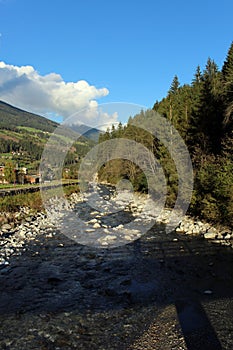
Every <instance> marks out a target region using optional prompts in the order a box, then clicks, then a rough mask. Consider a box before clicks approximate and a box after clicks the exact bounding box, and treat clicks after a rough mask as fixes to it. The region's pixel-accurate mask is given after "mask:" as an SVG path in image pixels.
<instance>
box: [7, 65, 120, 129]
mask: <svg viewBox="0 0 233 350" xmlns="http://www.w3.org/2000/svg"><path fill="white" fill-rule="evenodd" d="M108 93H109V91H108V89H106V88H96V87H95V86H93V85H89V84H88V83H87V82H86V81H85V80H80V81H77V82H65V81H64V80H63V79H62V77H61V75H59V74H56V73H50V74H47V75H44V76H43V75H40V74H39V73H38V72H37V71H36V70H35V69H34V68H33V67H32V66H14V65H9V64H6V63H4V62H0V99H1V100H3V101H6V102H8V103H10V104H13V105H14V106H17V107H20V108H22V109H26V110H28V111H31V112H34V113H38V114H41V115H44V116H47V117H50V116H51V114H54V115H58V116H63V117H64V118H68V117H69V116H70V115H73V114H74V113H77V112H78V111H80V110H83V111H84V112H83V113H82V114H80V113H78V114H76V116H77V118H78V119H76V121H77V122H81V123H86V124H88V125H90V126H94V125H98V123H99V124H104V123H109V122H116V118H117V115H116V114H114V113H113V114H112V115H109V114H107V113H100V112H99V111H98V112H97V110H98V108H97V106H98V103H97V101H96V99H98V98H101V97H104V96H106V95H108ZM73 120H74V119H73Z"/></svg>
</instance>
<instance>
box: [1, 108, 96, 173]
mask: <svg viewBox="0 0 233 350" xmlns="http://www.w3.org/2000/svg"><path fill="white" fill-rule="evenodd" d="M59 125H60V124H58V123H56V122H54V121H51V120H49V119H47V118H44V117H41V116H39V115H36V114H33V113H29V112H26V111H24V110H22V109H19V108H16V107H14V106H11V105H9V104H8V103H5V102H3V101H0V165H1V164H5V163H6V162H7V161H8V160H10V161H14V162H15V163H19V164H21V166H22V165H24V166H26V167H32V168H33V169H36V168H38V165H39V162H40V159H41V155H42V152H43V149H44V147H45V145H46V144H47V142H48V140H49V138H50V136H51V135H52V134H53V132H54V131H55V129H57V127H58V126H59ZM83 127H84V126H83ZM89 129H90V128H88V127H86V129H85V130H84V128H82V129H79V130H77V131H76V130H75V128H71V127H70V126H68V125H64V126H63V125H62V127H61V128H58V129H57V130H56V135H55V138H54V140H55V139H56V140H57V141H56V142H57V143H58V145H59V146H61V147H63V146H64V147H66V144H67V143H68V144H72V145H73V146H72V147H71V148H70V150H69V151H68V153H67V156H66V161H65V165H69V164H70V165H72V164H75V163H76V161H77V159H81V158H82V157H83V156H84V155H85V154H86V153H87V152H88V151H89V150H90V149H91V148H92V147H93V146H94V145H95V144H96V141H93V140H94V137H93V134H94V133H96V138H95V140H97V132H98V130H89ZM83 130H84V132H83ZM80 134H81V136H80ZM83 134H84V135H83Z"/></svg>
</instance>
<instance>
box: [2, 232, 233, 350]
mask: <svg viewBox="0 0 233 350" xmlns="http://www.w3.org/2000/svg"><path fill="white" fill-rule="evenodd" d="M232 268H233V260H232V251H231V250H230V249H228V248H226V247H221V246H218V245H214V244H210V243H209V242H206V241H204V240H203V239H201V238H200V237H199V238H193V237H192V238H190V237H189V236H185V235H178V234H175V233H171V234H166V233H165V232H164V227H163V226H162V225H160V226H157V227H154V228H153V229H151V230H150V231H149V232H148V233H147V234H146V235H145V236H143V237H142V238H141V239H140V240H138V241H135V242H133V243H130V244H128V245H126V246H123V247H119V248H114V249H110V250H108V249H102V250H100V249H93V248H89V247H85V246H81V245H78V244H77V243H75V242H73V241H71V240H69V239H68V238H67V237H65V236H63V235H61V234H60V233H59V232H57V234H56V235H55V236H54V237H52V238H45V237H38V241H37V242H34V243H30V244H28V245H27V246H26V251H25V252H22V255H20V256H18V257H12V258H11V260H10V264H9V266H7V267H4V268H3V269H1V270H0V313H1V319H2V320H5V321H4V322H7V321H6V320H7V319H8V318H9V319H10V320H11V325H12V327H13V328H14V327H15V328H17V327H18V329H15V331H14V336H15V337H17V332H20V327H21V321H20V319H21V318H22V317H25V316H26V317H27V318H30V317H33V315H34V316H35V315H40V317H42V319H43V317H44V318H45V319H46V318H47V319H48V320H51V318H54V319H56V320H57V322H58V326H59V323H61V324H62V323H63V322H64V320H63V318H64V314H66V313H68V314H69V315H70V318H72V317H73V321H72V322H73V323H72V324H70V325H69V328H72V325H73V326H74V322H75V324H79V328H78V329H76V328H75V332H76V336H77V333H79V347H77V348H79V349H84V348H86V349H89V348H92V349H117V348H119V349H126V348H127V346H129V345H130V344H131V343H132V342H133V341H134V339H135V338H136V337H138V336H140V334H142V333H143V332H144V331H145V330H146V328H148V327H149V325H150V323H152V322H154V321H155V320H156V318H157V317H159V313H160V310H161V309H163V308H165V307H166V306H167V305H175V307H176V311H177V317H178V320H179V322H178V325H179V326H180V327H181V330H182V333H183V335H184V338H185V342H186V347H187V349H188V350H194V349H222V345H221V343H222V342H224V341H226V339H225V337H226V334H227V332H228V330H229V332H230V327H231V325H232V320H233V313H232V309H231V308H232V302H231V303H229V300H231V299H232V297H233V290H232V286H233V277H232ZM218 303H220V304H218ZM208 305H211V309H210V311H209V306H208ZM212 305H216V307H212ZM219 305H221V306H220V307H219ZM149 309H150V310H151V311H150V312H149V311H148V313H147V314H146V311H145V310H149ZM207 309H208V313H207V311H206V310H207ZM13 315H16V316H15V317H16V318H15V324H13V323H12V322H13V321H12V317H13ZM77 315H79V316H77ZM87 315H89V316H87ZM116 315H117V316H116ZM145 316H146V319H145ZM175 316H176V315H175ZM59 317H61V318H60V319H59ZM82 317H84V318H86V319H87V318H88V317H89V321H86V323H85V322H84V321H83V320H82V322H81V319H82ZM92 317H93V320H94V321H93V322H95V326H94V327H96V329H99V328H101V329H102V331H100V330H99V331H98V332H99V333H98V332H97V333H98V334H101V332H102V333H103V334H104V330H103V327H106V329H107V332H108V333H109V334H110V333H111V332H112V333H113V336H112V337H111V336H109V339H108V338H105V337H104V338H103V334H102V335H101V336H100V335H99V337H100V338H101V340H98V341H99V343H98V341H97V340H96V337H97V336H96V334H95V335H94V336H93V337H94V338H95V342H94V344H92V343H91V340H90V339H91V334H92V335H93V329H92V332H91V331H90V327H93V322H92V321H91V318H92ZM78 320H79V321H78ZM219 320H221V322H220V321H219ZM1 322H2V325H3V326H1V328H2V327H3V328H2V334H3V337H4V322H3V321H1ZM88 322H89V323H88ZM113 322H119V329H118V330H116V329H115V328H114V327H115V326H114V324H113ZM218 322H219V324H221V325H220V330H218V333H217V332H216V327H217V326H216V325H217V324H218ZM80 323H81V324H83V326H82V327H81V326H80ZM84 323H85V326H84ZM121 323H122V324H121ZM5 324H6V325H7V323H5ZM87 324H89V326H90V327H89V326H87ZM110 325H111V326H110ZM127 325H128V326H127ZM130 325H131V326H130ZM126 326H127V327H128V328H129V329H128V330H127V332H126V328H127V327H126ZM34 327H35V325H34ZM88 327H89V328H88ZM222 327H224V331H223V334H222V333H221V331H222V330H221V328H222ZM228 327H229V328H228ZM83 328H85V330H83ZM88 332H89V333H88ZM125 332H126V333H125ZM224 332H225V333H224ZM87 334H89V338H88V337H87V338H88V339H89V340H88V339H87V338H85V337H86V335H87ZM114 334H115V335H114ZM120 334H121V336H120ZM5 336H8V335H5ZM123 336H125V338H124V339H123V338H122V339H120V337H123ZM82 337H84V338H85V341H84V343H83V344H86V345H83V347H82V345H81V344H82V341H81V339H82ZM114 337H115V338H116V337H118V338H119V339H118V338H117V340H116V339H115V340H113V339H114ZM219 337H220V338H221V339H220V340H219ZM94 338H93V339H94ZM222 338H224V339H222ZM106 339H107V340H106ZM108 341H109V342H110V341H112V342H113V343H111V344H108V343H106V342H108ZM114 341H116V345H114V344H115V343H114ZM220 341H221V342H220ZM80 342H81V343H80ZM85 342H86V343H85ZM101 342H102V343H101ZM227 342H228V343H227V346H228V344H229V349H230V348H232V346H233V342H231V344H230V343H229V342H230V340H229V339H228V340H227ZM54 344H55V343H54ZM88 344H89V345H88ZM90 344H92V345H91V346H90ZM101 344H102V345H101ZM119 344H121V345H119ZM56 346H57V348H59V346H58V345H56ZM85 346H86V347H85ZM95 346H96V347H95ZM101 346H102V347H101ZM114 346H115V347H114ZM160 346H161V349H162V348H163V346H162V344H160ZM37 348H39V349H40V347H37ZM55 348H56V347H55V345H54V347H52V345H51V347H49V346H48V347H44V348H43V349H55ZM61 348H62V347H61ZM63 348H64V349H66V347H65V345H63ZM73 348H75V347H73ZM73 348H72V349H73ZM157 348H158V349H160V347H159V345H158V347H157V346H156V347H155V348H154V349H157ZM224 348H226V349H227V347H226V346H225V347H224ZM22 349H23V348H22ZM25 349H30V347H28V348H25ZM41 349H42V347H41ZM67 349H68V348H67Z"/></svg>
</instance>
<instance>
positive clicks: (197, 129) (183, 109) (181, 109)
mask: <svg viewBox="0 0 233 350" xmlns="http://www.w3.org/2000/svg"><path fill="white" fill-rule="evenodd" d="M153 110H154V111H156V112H158V113H159V114H160V115H162V116H163V117H164V118H166V119H168V120H169V121H170V122H171V123H172V124H173V125H174V126H175V128H176V129H177V130H178V131H179V133H180V135H181V136H182V138H183V140H184V141H185V143H186V145H187V147H188V150H189V153H190V156H191V159H192V163H193V168H194V175H195V185H194V191H193V197H192V202H191V205H190V209H189V210H190V212H191V213H192V214H194V215H197V216H199V217H201V218H204V219H206V220H209V221H212V222H214V223H221V224H224V225H227V226H231V227H232V226H233V43H232V44H231V46H230V49H229V51H228V54H227V57H226V59H225V62H224V64H223V67H222V68H221V69H219V68H218V67H217V65H216V63H215V62H214V60H212V59H210V58H209V59H208V61H207V63H206V65H205V67H204V69H203V70H201V68H200V66H198V67H197V69H196V72H195V73H194V77H193V80H192V82H191V83H190V84H185V85H183V86H181V85H180V83H179V78H178V77H177V75H175V77H174V79H173V81H172V83H171V86H170V89H169V90H168V93H167V96H166V97H164V98H163V99H162V100H161V101H156V103H155V104H154V106H153ZM150 114H151V112H150V111H149V110H148V111H147V112H141V114H139V115H137V116H134V118H133V119H132V118H130V119H129V121H128V124H127V125H126V126H125V127H123V126H122V125H121V124H120V125H119V127H118V128H117V129H116V128H115V127H112V130H107V132H106V133H105V134H104V135H100V139H99V142H103V141H105V140H109V139H112V138H117V137H123V138H130V139H134V140H135V141H137V142H140V143H142V144H144V145H145V146H146V147H147V148H149V149H150V150H151V151H152V152H153V153H154V154H155V156H156V158H157V159H159V161H160V163H161V164H162V166H163V170H164V172H165V175H166V178H167V185H168V197H167V205H169V206H172V205H173V204H174V202H175V198H176V195H177V189H178V177H177V174H176V169H175V165H174V162H173V160H172V159H171V157H170V155H169V153H168V151H167V149H166V148H165V147H164V145H162V144H161V143H160V142H159V141H158V140H156V139H155V138H153V137H152V135H151V134H149V133H147V132H145V131H144V130H143V131H142V129H141V130H140V128H135V127H134V126H132V120H140V118H142V117H147V116H148V117H149V116H150ZM99 175H100V179H102V180H107V181H110V182H116V181H118V180H119V179H120V178H128V179H130V180H131V181H132V183H133V184H134V187H135V189H136V190H140V191H146V190H147V183H146V179H145V176H144V175H143V172H142V171H141V170H140V169H139V168H138V167H137V166H136V165H135V164H132V162H130V161H127V160H119V159H118V160H112V161H110V162H109V163H106V164H105V165H104V166H103V167H102V168H101V170H100V174H99Z"/></svg>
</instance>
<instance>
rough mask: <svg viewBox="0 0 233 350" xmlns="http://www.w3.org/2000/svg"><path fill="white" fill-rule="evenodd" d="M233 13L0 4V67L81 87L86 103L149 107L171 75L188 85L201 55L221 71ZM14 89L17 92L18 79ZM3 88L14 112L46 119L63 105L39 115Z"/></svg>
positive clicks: (101, 0) (26, 1) (16, 1)
mask: <svg viewBox="0 0 233 350" xmlns="http://www.w3.org/2000/svg"><path fill="white" fill-rule="evenodd" d="M232 14H233V2H232V1H231V0H223V1H205V0H202V1H201V0H196V1H183V0H179V1H175V0H174V1H169V0H168V1H161V0H158V1H156V0H143V1H141V0H138V1H137V0H136V1H135V0H134V1H132V0H125V1H123V0H118V1H107V0H98V1H97V0H85V1H80V0H77V1H75V0H66V1H63V0H56V1H55V0H50V1H48V0H46V1H45V0H40V1H32V0H0V19H1V20H0V33H1V37H0V61H3V62H4V63H5V64H6V65H9V66H14V67H21V66H26V65H30V66H32V67H33V68H34V70H35V71H36V72H37V73H38V76H39V77H40V76H44V75H47V74H50V73H56V74H59V75H60V76H61V77H62V82H64V83H68V82H77V81H80V80H81V81H85V82H86V83H88V86H89V87H88V91H89V93H90V98H89V97H87V96H86V95H85V94H84V95H85V96H86V97H87V98H89V101H90V100H91V101H97V102H98V103H104V102H105V103H107V102H110V101H111V102H121V101H123V102H129V103H136V104H139V105H144V106H147V107H149V108H150V107H152V106H153V104H154V102H155V101H156V100H157V99H158V100H160V99H161V98H162V97H164V96H165V95H166V93H167V91H168V89H169V86H170V84H171V81H172V79H173V77H174V75H175V74H177V75H178V77H179V80H180V82H181V83H182V84H183V83H189V82H190V81H191V80H192V77H193V74H194V72H195V69H196V67H197V65H198V64H199V65H200V66H201V68H204V66H205V63H206V61H207V59H208V57H211V58H213V59H214V60H215V61H216V63H217V65H218V66H219V67H221V66H222V64H223V61H224V59H225V57H226V54H227V51H228V49H229V47H230V44H231V41H232V40H233V35H232V34H233V24H232ZM4 69H5V70H4V72H6V70H7V69H8V71H9V70H10V68H9V67H8V66H7V67H5V66H4ZM11 72H12V69H11ZM33 74H34V73H33ZM26 75H27V73H26ZM38 76H36V77H34V78H35V79H37V80H38ZM21 78H22V76H21ZM55 80H56V79H55ZM58 80H59V79H58ZM12 81H13V80H12ZM0 82H1V80H0ZM20 84H21V85H20V86H21V87H22V89H23V85H22V79H21V82H20ZM8 85H9V84H8ZM63 85H64V84H63ZM79 85H80V87H81V89H86V87H85V86H84V85H85V84H84V85H82V84H79ZM81 85H82V86H81ZM3 86H5V85H3ZM40 86H41V85H40ZM90 87H92V88H90ZM94 87H95V88H96V90H95V91H94ZM37 89H39V88H38V86H37ZM101 89H102V90H101ZM104 89H106V90H104ZM2 90H3V95H2V96H3V97H4V99H5V100H8V102H11V103H12V101H13V102H15V105H18V106H20V107H24V108H27V109H30V110H32V111H35V112H38V113H40V114H44V115H47V116H48V115H49V113H50V115H53V113H54V114H56V115H62V113H66V111H65V107H64V104H63V106H62V107H61V108H60V109H59V110H55V111H53V110H52V107H51V106H50V110H46V104H45V109H44V111H42V110H41V111H40V110H39V109H38V105H37V104H38V102H35V106H34V102H33V101H34V98H31V99H30V100H31V102H28V101H27V102H25V98H26V97H22V93H23V92H22V91H21V93H20V94H19V93H16V92H14V93H13V92H12V91H11V92H9V91H8V93H6V92H5V91H4V89H2ZM0 91H1V90H0ZM25 91H27V90H25ZM67 91H68V90H67ZM69 91H70V90H69ZM82 91H84V90H82ZM85 91H87V90H85ZM107 91H108V93H107ZM1 92H2V91H1ZM19 95H20V96H19ZM84 95H82V96H83V98H84ZM38 96H39V95H38ZM41 96H42V94H41ZM43 96H44V92H43ZM65 96H66V95H65ZM41 98H42V97H41ZM46 98H47V100H48V96H47V97H46ZM64 98H65V97H64ZM0 99H1V95H0ZM35 99H36V98H35ZM30 103H31V105H29V104H30ZM36 103H37V104H36ZM68 103H69V100H67V104H68ZM83 105H85V103H84V102H83ZM83 105H82V106H83ZM34 107H35V108H34ZM74 108H75V106H74ZM69 112H70V110H69ZM46 113H47V114H46Z"/></svg>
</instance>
